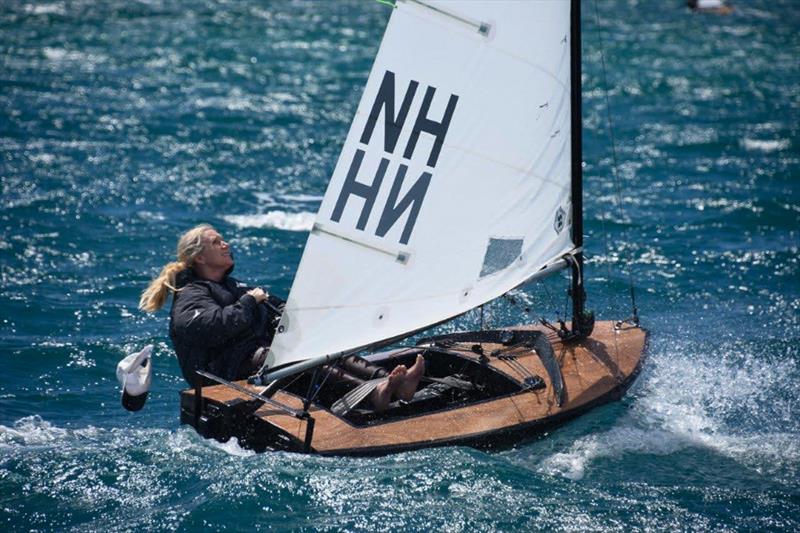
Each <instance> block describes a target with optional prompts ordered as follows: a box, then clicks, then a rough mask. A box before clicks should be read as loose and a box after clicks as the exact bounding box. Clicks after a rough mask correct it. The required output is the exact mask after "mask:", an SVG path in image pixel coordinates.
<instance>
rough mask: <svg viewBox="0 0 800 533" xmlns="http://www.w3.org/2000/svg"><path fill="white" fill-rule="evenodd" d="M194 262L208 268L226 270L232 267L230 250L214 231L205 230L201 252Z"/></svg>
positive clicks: (220, 236)
mask: <svg viewBox="0 0 800 533" xmlns="http://www.w3.org/2000/svg"><path fill="white" fill-rule="evenodd" d="M195 262H196V263H199V264H201V265H205V266H206V267H209V268H213V269H224V270H227V269H229V268H230V267H232V266H233V256H231V248H230V246H228V243H227V242H225V241H224V240H223V239H222V235H220V234H219V233H217V231H216V230H213V229H209V230H206V231H205V232H204V233H203V251H202V252H201V253H200V255H199V256H197V258H195Z"/></svg>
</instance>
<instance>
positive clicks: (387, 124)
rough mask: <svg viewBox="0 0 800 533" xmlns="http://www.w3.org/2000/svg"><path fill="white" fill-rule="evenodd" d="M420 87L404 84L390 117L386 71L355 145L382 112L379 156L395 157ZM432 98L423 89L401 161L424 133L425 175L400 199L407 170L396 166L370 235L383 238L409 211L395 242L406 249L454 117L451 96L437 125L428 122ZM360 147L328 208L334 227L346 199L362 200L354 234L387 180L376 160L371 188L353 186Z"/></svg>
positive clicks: (385, 164)
mask: <svg viewBox="0 0 800 533" xmlns="http://www.w3.org/2000/svg"><path fill="white" fill-rule="evenodd" d="M418 87H419V82H417V81H414V80H411V81H410V82H409V84H408V89H407V90H406V94H405V96H404V97H403V102H402V104H400V109H399V110H398V112H397V114H396V115H395V75H394V72H391V71H389V70H387V71H386V72H385V73H384V75H383V81H382V82H381V86H380V89H378V95H377V96H376V97H375V102H374V103H373V104H372V111H370V114H369V117H368V118H367V124H366V126H365V127H364V131H363V132H362V133H361V138H360V139H359V143H360V145H362V146H363V147H366V146H367V145H369V141H370V139H371V138H372V133H373V131H375V125H376V123H377V122H378V118H379V117H380V114H381V111H383V118H384V133H383V151H384V153H385V154H387V155H392V154H394V153H395V149H396V148H397V141H398V139H399V138H400V134H401V133H402V131H403V126H404V125H405V123H406V119H407V118H408V112H409V109H410V108H411V103H412V102H413V100H414V96H415V95H416V94H417V88H418ZM435 94H436V88H434V87H431V86H428V88H427V89H426V90H425V95H424V96H423V99H422V105H421V106H420V109H419V113H418V114H417V118H416V120H415V121H414V126H413V129H412V130H411V135H410V136H409V138H408V142H407V143H406V146H405V149H404V150H403V159H407V160H409V161H410V160H411V159H412V157H413V156H414V150H415V149H416V147H417V141H418V140H419V136H420V134H421V133H423V132H425V133H428V134H430V135H433V137H434V143H433V147H432V148H431V151H430V154H428V160H427V162H426V170H425V171H423V172H422V174H421V175H420V176H419V178H418V179H417V181H416V182H415V183H414V185H412V186H411V187H410V188H409V189H408V191H407V192H406V193H405V195H404V196H403V197H402V198H400V190H401V189H402V187H403V181H404V180H405V178H406V172H407V171H408V164H406V163H400V165H399V166H398V167H397V171H396V172H395V176H394V182H393V183H392V186H391V189H390V190H389V196H388V198H387V199H386V205H384V207H383V211H382V213H381V218H380V220H379V221H378V225H377V228H376V229H375V235H377V236H378V237H383V236H385V235H386V233H387V232H388V231H389V230H390V229H391V228H392V226H394V224H395V223H396V222H397V221H398V219H399V218H400V217H401V216H402V215H403V214H404V213H405V212H406V211H409V214H408V218H407V220H406V225H405V227H404V228H403V232H402V234H401V235H400V243H401V244H408V240H409V239H410V238H411V233H412V232H413V231H414V224H415V223H416V221H417V216H418V215H419V211H420V208H421V207H422V202H423V201H424V200H425V194H426V193H427V192H428V185H429V184H430V182H431V177H432V172H433V169H434V167H435V166H436V162H437V161H438V160H439V153H440V152H441V150H442V144H443V143H444V138H445V136H446V135H447V130H448V128H449V127H450V121H451V119H452V118H453V112H454V111H455V109H456V103H457V102H458V96H457V95H455V94H451V95H450V98H449V100H448V102H447V108H446V109H445V111H444V116H443V117H442V119H441V120H439V121H438V122H437V121H436V120H433V119H431V118H429V117H428V112H429V111H430V107H431V102H433V98H434V96H435ZM365 153H366V152H365V148H361V147H359V148H357V149H356V152H355V155H354V156H353V161H352V162H351V163H350V169H349V170H348V172H347V177H346V178H345V180H344V184H343V185H342V190H341V191H340V192H339V197H338V199H337V200H336V206H335V207H334V208H333V214H332V215H331V220H332V221H333V222H339V221H340V220H341V218H342V213H343V212H344V209H345V207H346V206H347V200H348V199H349V198H350V197H351V196H358V197H360V198H362V199H363V200H364V206H363V207H362V208H361V215H360V216H359V217H358V222H357V223H356V229H358V230H361V231H363V230H364V228H365V227H366V226H367V221H368V220H369V217H370V214H371V213H372V208H373V206H374V204H375V199H376V198H377V197H378V192H379V191H380V189H381V185H382V184H383V179H384V177H385V176H386V171H387V169H388V168H389V163H390V160H389V158H388V157H387V156H386V155H384V157H382V158H381V160H380V163H379V164H378V168H377V169H376V171H375V176H374V178H373V179H372V183H371V184H370V185H366V184H365V183H363V182H361V181H357V179H356V178H358V175H359V172H360V170H361V163H362V161H363V160H364V154H365Z"/></svg>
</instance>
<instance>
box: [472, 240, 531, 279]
mask: <svg viewBox="0 0 800 533" xmlns="http://www.w3.org/2000/svg"><path fill="white" fill-rule="evenodd" d="M521 253H522V239H495V238H492V237H490V238H489V246H487V247H486V255H485V256H484V257H483V267H482V268H481V274H480V277H482V278H483V277H485V276H488V275H489V274H494V273H495V272H499V271H501V270H503V269H505V268H507V267H509V266H510V265H511V264H512V263H513V262H514V261H515V260H516V259H517V257H519V256H520V254H521Z"/></svg>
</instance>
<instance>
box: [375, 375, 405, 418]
mask: <svg viewBox="0 0 800 533" xmlns="http://www.w3.org/2000/svg"><path fill="white" fill-rule="evenodd" d="M405 376H406V367H405V366H403V365H400V366H396V367H394V369H393V370H392V371H391V372H390V373H389V376H388V378H387V379H386V381H384V382H383V383H381V384H380V385H378V386H377V387H375V390H374V391H372V394H370V395H369V399H370V401H371V402H372V407H374V408H375V410H376V411H383V410H384V409H386V407H387V406H388V405H389V402H391V401H392V394H394V393H395V392H396V391H397V387H398V386H399V385H400V382H401V381H402V380H403V378H405Z"/></svg>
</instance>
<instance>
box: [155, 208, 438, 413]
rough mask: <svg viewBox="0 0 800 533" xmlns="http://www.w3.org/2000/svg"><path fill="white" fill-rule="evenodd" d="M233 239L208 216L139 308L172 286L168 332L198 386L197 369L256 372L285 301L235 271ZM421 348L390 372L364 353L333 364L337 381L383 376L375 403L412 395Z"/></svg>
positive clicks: (241, 375)
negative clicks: (226, 237)
mask: <svg viewBox="0 0 800 533" xmlns="http://www.w3.org/2000/svg"><path fill="white" fill-rule="evenodd" d="M233 267H234V261H233V254H232V253H231V249H230V246H229V245H228V243H227V242H225V240H224V239H223V238H222V235H220V234H219V232H217V230H216V229H214V228H213V227H212V226H210V225H209V224H200V225H198V226H195V227H194V228H192V229H190V230H189V231H187V232H186V233H184V234H183V235H182V236H181V238H180V239H179V241H178V250H177V261H175V262H171V263H168V264H167V265H165V266H164V267H163V268H162V269H161V273H160V274H159V275H158V277H156V278H155V279H154V280H153V281H151V282H150V285H149V286H148V287H147V289H145V291H144V292H143V293H142V296H141V299H140V300H139V308H140V309H141V310H143V311H147V312H151V313H152V312H155V311H158V310H159V309H161V307H163V306H164V303H165V302H166V299H167V296H168V294H169V293H170V292H171V293H172V295H173V298H172V310H171V312H170V326H169V334H170V339H171V340H172V345H173V346H174V348H175V352H176V354H177V356H178V362H179V364H180V367H181V371H182V373H183V377H184V378H185V379H186V381H187V382H188V383H189V384H190V385H192V386H194V385H195V382H196V380H197V379H198V376H197V374H196V371H197V370H205V371H207V372H210V373H212V374H215V375H217V376H219V377H221V378H224V379H227V380H230V381H235V380H240V379H245V378H247V377H248V376H251V375H253V374H254V373H256V372H257V371H258V370H259V369H260V368H261V366H262V365H263V363H264V360H265V358H266V354H267V349H268V347H269V344H270V343H271V342H272V338H273V337H274V335H275V328H276V326H277V322H278V320H279V319H280V313H281V312H282V310H283V306H284V305H285V302H284V301H283V300H282V299H280V298H278V297H276V296H273V295H270V294H268V293H267V292H266V291H264V290H263V289H262V288H260V287H255V288H254V287H249V286H247V285H246V284H244V283H241V282H239V281H238V280H236V279H235V278H233V277H232V276H231V275H230V274H231V272H232V271H233ZM424 369H425V362H424V360H423V358H422V357H421V356H420V357H418V358H417V361H416V362H415V363H414V365H412V367H411V368H410V369H409V368H406V367H405V366H403V365H398V366H397V367H395V368H394V369H393V370H392V371H391V372H389V373H387V372H386V371H385V370H384V369H382V368H380V367H377V366H375V365H371V364H370V363H368V362H367V361H366V360H364V359H363V358H360V357H357V356H351V357H347V358H345V359H344V360H342V361H341V363H340V364H338V365H336V366H335V367H332V368H329V371H330V372H331V375H332V377H333V378H334V382H335V383H337V384H338V385H342V384H344V385H347V386H357V385H359V384H363V383H364V382H365V381H369V380H372V379H375V378H379V377H386V378H387V379H386V380H385V381H383V382H381V383H380V384H378V385H377V386H376V388H375V390H374V391H373V392H372V393H371V395H370V397H369V398H370V400H371V402H372V404H373V407H374V408H375V409H376V410H383V409H385V408H386V406H387V405H388V404H389V402H390V401H391V400H392V397H398V398H400V399H403V400H409V399H411V397H412V396H413V395H414V392H415V391H416V389H417V385H418V384H419V381H420V380H421V378H422V375H423V373H424Z"/></svg>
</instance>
